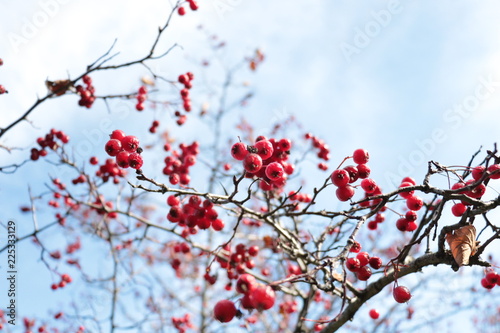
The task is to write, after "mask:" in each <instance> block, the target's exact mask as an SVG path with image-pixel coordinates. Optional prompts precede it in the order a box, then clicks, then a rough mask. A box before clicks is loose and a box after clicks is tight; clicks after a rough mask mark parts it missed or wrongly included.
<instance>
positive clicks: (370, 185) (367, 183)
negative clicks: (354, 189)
mask: <svg viewBox="0 0 500 333" xmlns="http://www.w3.org/2000/svg"><path fill="white" fill-rule="evenodd" d="M361 188H362V189H363V190H364V191H365V192H366V193H367V194H371V193H373V192H375V190H376V189H377V183H375V181H374V180H373V179H371V178H366V179H363V180H362V181H361Z"/></svg>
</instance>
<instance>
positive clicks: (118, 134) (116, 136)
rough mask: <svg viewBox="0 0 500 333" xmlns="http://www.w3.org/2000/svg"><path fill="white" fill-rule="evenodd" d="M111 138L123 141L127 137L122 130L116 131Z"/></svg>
mask: <svg viewBox="0 0 500 333" xmlns="http://www.w3.org/2000/svg"><path fill="white" fill-rule="evenodd" d="M109 137H110V139H116V140H119V141H121V140H122V139H123V138H124V137H125V132H123V131H122V130H114V131H113V132H112V133H111V135H110V136H109Z"/></svg>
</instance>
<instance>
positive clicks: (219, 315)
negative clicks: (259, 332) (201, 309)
mask: <svg viewBox="0 0 500 333" xmlns="http://www.w3.org/2000/svg"><path fill="white" fill-rule="evenodd" d="M235 315H236V307H235V306H234V303H233V302H232V301H230V300H228V299H226V300H222V301H219V302H217V304H215V307H214V317H215V319H217V320H218V321H220V322H221V323H227V322H230V321H231V320H233V318H234V316H235Z"/></svg>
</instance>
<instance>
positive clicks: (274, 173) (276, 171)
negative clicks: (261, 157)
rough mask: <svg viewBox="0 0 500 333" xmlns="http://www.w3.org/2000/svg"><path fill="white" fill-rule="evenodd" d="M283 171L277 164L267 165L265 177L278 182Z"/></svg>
mask: <svg viewBox="0 0 500 333" xmlns="http://www.w3.org/2000/svg"><path fill="white" fill-rule="evenodd" d="M284 173H285V171H284V170H283V166H282V165H281V164H280V163H278V162H272V163H269V164H268V165H267V167H266V176H267V178H269V179H270V180H278V179H281V178H283V175H284Z"/></svg>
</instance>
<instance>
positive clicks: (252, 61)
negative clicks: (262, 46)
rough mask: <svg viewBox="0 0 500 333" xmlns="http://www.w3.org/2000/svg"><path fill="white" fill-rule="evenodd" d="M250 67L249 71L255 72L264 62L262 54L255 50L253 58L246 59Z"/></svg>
mask: <svg viewBox="0 0 500 333" xmlns="http://www.w3.org/2000/svg"><path fill="white" fill-rule="evenodd" d="M247 60H248V62H249V65H250V69H251V70H252V71H255V70H256V69H257V66H258V65H260V64H261V63H262V62H264V53H262V51H261V50H259V49H257V50H255V54H254V56H253V57H251V58H248V59H247Z"/></svg>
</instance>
